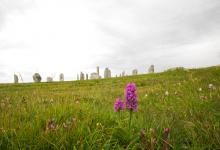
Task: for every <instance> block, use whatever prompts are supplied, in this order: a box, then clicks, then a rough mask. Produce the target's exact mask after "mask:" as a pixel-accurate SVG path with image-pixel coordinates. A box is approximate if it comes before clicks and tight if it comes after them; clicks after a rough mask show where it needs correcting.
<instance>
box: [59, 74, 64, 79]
mask: <svg viewBox="0 0 220 150" xmlns="http://www.w3.org/2000/svg"><path fill="white" fill-rule="evenodd" d="M60 81H64V74H63V73H61V74H60Z"/></svg>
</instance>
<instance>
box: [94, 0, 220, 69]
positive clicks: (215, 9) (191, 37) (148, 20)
mask: <svg viewBox="0 0 220 150" xmlns="http://www.w3.org/2000/svg"><path fill="white" fill-rule="evenodd" d="M158 2H159V1H158ZM160 2H161V1H160ZM173 3H174V4H176V5H173V6H171V5H172V4H173ZM182 3H183V6H181V5H182ZM182 3H180V4H178V2H176V1H172V0H171V1H170V3H169V4H167V5H164V7H163V6H160V7H159V8H157V7H158V5H157V4H155V5H153V6H154V7H153V8H150V10H149V9H146V7H148V6H147V2H146V3H145V4H146V5H144V4H142V5H129V6H128V7H129V8H125V7H124V6H122V5H121V4H118V3H115V7H116V9H117V11H116V13H118V15H119V16H120V17H119V18H120V19H118V18H117V15H114V14H115V12H111V11H114V10H115V9H112V8H113V6H111V7H106V8H103V9H102V8H100V9H101V11H98V12H99V13H100V12H101V14H100V18H101V19H100V20H99V21H97V26H98V28H99V29H100V32H101V33H103V34H100V37H101V38H103V39H104V40H108V39H112V40H113V41H114V42H108V41H107V42H106V43H105V44H107V45H108V47H110V48H111V49H112V51H114V53H113V54H112V55H106V56H104V57H103V59H102V60H100V61H99V62H98V63H102V64H103V65H111V66H113V67H118V68H126V66H130V67H131V66H135V65H136V66H141V65H140V64H143V63H145V64H150V63H155V62H156V63H159V61H160V59H161V58H163V57H164V58H166V59H169V58H170V59H172V58H175V57H181V56H180V55H179V54H180V51H183V49H180V48H179V47H182V46H184V45H193V44H194V43H198V42H200V41H201V42H202V41H203V39H206V40H209V39H210V40H211V39H212V38H209V37H212V35H217V37H220V1H219V0H214V1H208V0H207V1H206V0H203V1H198V0H192V1H186V2H185V1H184V2H182ZM111 5H112V4H111ZM193 7H195V8H193ZM179 8H180V10H179ZM169 9H170V11H169ZM127 16H130V18H128V17H127ZM114 21H115V22H116V24H112V22H114ZM122 25H124V26H125V28H127V27H130V28H127V29H123V27H121V26H122ZM112 43H113V44H112ZM218 46H219V45H218ZM170 49H175V50H172V51H171V50H170ZM210 51H212V50H211V49H210ZM194 57H196V56H194ZM158 59H159V60H158ZM161 62H162V61H161Z"/></svg>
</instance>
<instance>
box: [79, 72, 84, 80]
mask: <svg viewBox="0 0 220 150" xmlns="http://www.w3.org/2000/svg"><path fill="white" fill-rule="evenodd" d="M84 79H85V76H84V73H82V72H80V80H84Z"/></svg>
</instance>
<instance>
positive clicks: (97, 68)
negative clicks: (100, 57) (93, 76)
mask: <svg viewBox="0 0 220 150" xmlns="http://www.w3.org/2000/svg"><path fill="white" fill-rule="evenodd" d="M96 70H97V71H96V72H97V74H98V76H99V66H97V67H96Z"/></svg>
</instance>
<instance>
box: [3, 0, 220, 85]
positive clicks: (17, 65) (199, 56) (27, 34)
mask: <svg viewBox="0 0 220 150" xmlns="http://www.w3.org/2000/svg"><path fill="white" fill-rule="evenodd" d="M151 64H154V65H155V70H156V71H163V70H165V69H167V68H170V67H175V66H183V67H187V68H192V67H206V66H212V65H217V64H220V0H0V82H13V74H14V73H16V74H18V73H20V74H21V75H22V77H23V80H24V81H25V82H30V81H32V75H33V74H34V73H35V72H39V73H40V74H41V76H42V77H43V80H44V81H45V80H46V77H47V76H52V77H54V79H55V80H58V77H59V74H60V73H64V75H65V80H75V79H76V75H77V73H79V72H80V71H82V72H85V73H91V72H95V71H96V66H100V68H101V73H102V76H103V70H104V68H105V67H109V68H110V69H111V70H112V73H113V75H115V74H119V73H120V72H122V71H123V70H125V71H126V73H127V74H131V71H132V69H135V68H137V69H138V71H139V72H140V73H146V72H147V69H148V67H149V66H150V65H151Z"/></svg>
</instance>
